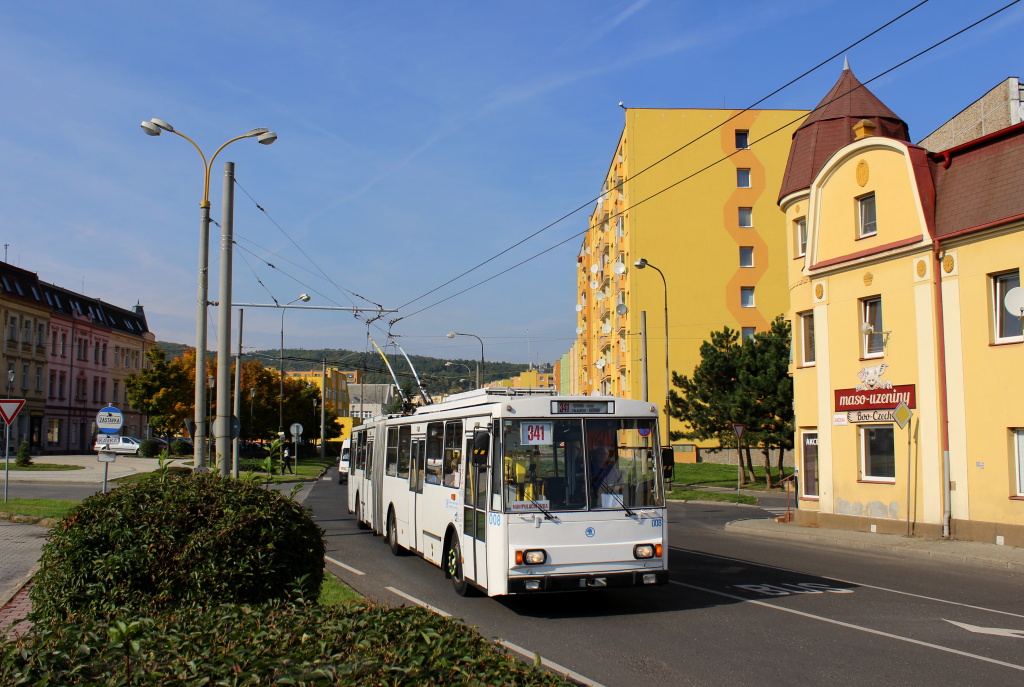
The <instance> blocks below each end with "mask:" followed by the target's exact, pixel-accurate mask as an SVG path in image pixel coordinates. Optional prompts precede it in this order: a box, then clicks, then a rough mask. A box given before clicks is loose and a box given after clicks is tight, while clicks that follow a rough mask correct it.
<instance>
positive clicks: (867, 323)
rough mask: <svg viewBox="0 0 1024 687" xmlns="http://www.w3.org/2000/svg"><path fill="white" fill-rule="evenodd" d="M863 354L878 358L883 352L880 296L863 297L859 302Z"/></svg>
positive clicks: (883, 334)
mask: <svg viewBox="0 0 1024 687" xmlns="http://www.w3.org/2000/svg"><path fill="white" fill-rule="evenodd" d="M860 308H861V323H860V326H861V332H862V339H863V355H864V357H865V358H880V357H881V356H882V355H883V354H884V352H885V331H884V328H883V326H882V297H881V296H873V297H871V298H864V299H862V300H861V302H860Z"/></svg>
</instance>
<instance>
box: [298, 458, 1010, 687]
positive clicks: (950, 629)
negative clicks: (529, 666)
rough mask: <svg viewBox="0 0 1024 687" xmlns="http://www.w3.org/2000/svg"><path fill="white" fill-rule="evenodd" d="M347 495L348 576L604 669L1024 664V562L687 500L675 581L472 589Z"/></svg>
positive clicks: (917, 679) (616, 672)
mask: <svg viewBox="0 0 1024 687" xmlns="http://www.w3.org/2000/svg"><path fill="white" fill-rule="evenodd" d="M345 498H346V488H345V487H342V486H339V485H338V484H337V483H336V482H335V481H333V475H332V473H331V472H329V473H328V475H327V477H326V478H325V480H323V481H321V482H319V483H318V484H317V485H316V486H315V487H314V488H313V489H312V491H311V492H310V494H309V496H308V497H307V499H306V501H305V503H306V505H308V506H311V507H312V508H313V511H314V514H315V515H316V517H317V519H318V521H319V522H320V524H321V526H322V527H323V528H324V529H325V530H326V539H327V549H328V554H327V555H328V557H329V559H330V561H329V567H330V569H331V570H332V571H333V572H335V573H336V574H337V575H338V576H339V577H340V578H341V579H343V580H344V581H345V582H347V583H348V584H350V585H351V586H353V587H354V588H355V589H357V590H358V591H360V592H361V593H362V594H364V595H366V596H368V597H370V598H373V599H376V600H378V601H380V602H382V603H389V604H393V605H400V604H409V603H419V604H421V605H427V606H430V607H433V608H435V609H437V610H438V611H440V612H444V613H449V614H452V615H454V616H456V617H458V618H461V619H463V620H465V622H467V623H468V624H470V625H473V626H476V627H477V628H479V630H480V631H481V632H482V633H483V634H484V635H485V636H489V637H494V638H496V639H500V640H504V641H506V642H510V643H511V644H513V645H515V646H517V647H520V648H522V649H524V650H525V651H526V652H527V653H528V654H529V655H531V656H532V655H533V653H534V652H537V653H539V654H540V655H541V656H542V657H543V658H544V659H545V660H546V661H549V662H552V663H554V664H556V665H557V666H561V667H563V668H566V669H569V670H572V671H574V672H575V673H577V674H578V675H581V676H583V677H584V678H585V679H586V680H588V681H589V682H590V683H591V684H597V685H607V686H608V687H612V686H632V685H645V686H650V685H734V684H753V685H776V684H778V685H787V686H789V685H815V686H818V685H823V684H827V685H864V684H882V683H884V684H895V685H929V686H933V685H1010V684H1019V683H1020V681H1021V680H1022V679H1024V575H1021V574H1019V573H1011V572H1001V571H997V570H987V569H980V568H974V567H970V566H966V565H954V564H950V563H941V564H937V563H932V562H922V561H920V560H917V559H915V560H912V561H908V560H902V559H900V558H898V557H895V556H893V555H889V554H882V553H875V552H871V551H862V550H857V551H854V550H847V549H842V548H839V547H835V548H831V547H822V546H814V545H807V544H803V543H796V542H789V541H786V540H778V539H772V540H770V541H769V540H761V539H758V538H756V537H751V536H747V535H743V534H738V533H734V532H725V531H723V530H722V526H723V525H724V523H726V522H729V521H731V520H735V519H742V518H758V517H769V515H770V514H769V513H768V512H767V511H765V510H763V509H761V508H757V507H744V506H735V505H732V504H698V503H685V504H672V505H671V506H670V510H669V541H670V577H671V582H670V584H668V585H665V586H663V587H659V588H648V589H636V590H613V591H598V592H588V593H572V594H562V595H538V596H525V597H506V598H501V599H492V598H486V597H475V598H460V597H458V596H456V595H455V594H454V593H453V592H452V590H451V587H450V584H449V583H448V581H447V580H445V579H444V577H443V575H442V573H441V571H440V569H438V568H436V567H435V566H433V565H431V564H429V563H427V562H425V561H423V560H422V559H420V558H419V557H417V556H406V557H398V558H396V557H394V556H392V555H391V553H390V550H389V549H388V547H387V546H386V545H385V544H384V542H383V540H382V538H381V537H379V536H375V535H372V534H369V533H367V532H365V531H362V530H359V529H357V528H356V525H355V521H354V520H353V518H352V517H351V516H349V515H348V513H347V508H346V507H345ZM986 628H987V629H986ZM986 632H988V634H986ZM1000 632H1001V633H1002V634H999V633H1000ZM991 633H995V634H991ZM1015 633H1016V634H1015Z"/></svg>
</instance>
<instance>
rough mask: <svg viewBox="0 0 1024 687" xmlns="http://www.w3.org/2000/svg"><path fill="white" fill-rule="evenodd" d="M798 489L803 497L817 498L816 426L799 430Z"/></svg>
mask: <svg viewBox="0 0 1024 687" xmlns="http://www.w3.org/2000/svg"><path fill="white" fill-rule="evenodd" d="M800 446H801V447H802V448H801V451H802V453H801V456H800V458H801V463H802V467H801V470H800V490H801V494H802V495H803V496H804V497H805V498H814V499H816V498H818V428H817V427H813V428H811V429H808V430H806V431H801V432H800Z"/></svg>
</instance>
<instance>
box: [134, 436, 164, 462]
mask: <svg viewBox="0 0 1024 687" xmlns="http://www.w3.org/2000/svg"><path fill="white" fill-rule="evenodd" d="M160 450H161V449H160V442H159V441H157V440H156V439H143V440H142V441H140V442H139V455H140V456H142V457H143V458H156V457H157V456H158V455H160Z"/></svg>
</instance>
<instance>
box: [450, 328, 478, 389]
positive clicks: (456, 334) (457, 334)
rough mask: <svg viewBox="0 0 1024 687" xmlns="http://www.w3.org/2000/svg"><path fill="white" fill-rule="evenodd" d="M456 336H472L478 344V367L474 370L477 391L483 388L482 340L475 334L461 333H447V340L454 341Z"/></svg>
mask: <svg viewBox="0 0 1024 687" xmlns="http://www.w3.org/2000/svg"><path fill="white" fill-rule="evenodd" d="M456 336H472V337H473V338H474V339H476V340H477V341H479V342H480V365H479V366H478V367H477V368H476V386H477V388H478V389H482V388H484V340H483V339H481V338H480V337H479V336H477V335H476V334H463V333H462V332H448V338H449V339H454V338H455V337H456Z"/></svg>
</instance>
